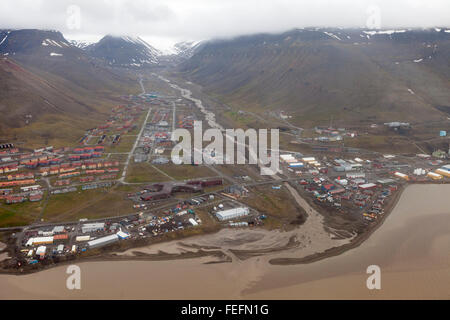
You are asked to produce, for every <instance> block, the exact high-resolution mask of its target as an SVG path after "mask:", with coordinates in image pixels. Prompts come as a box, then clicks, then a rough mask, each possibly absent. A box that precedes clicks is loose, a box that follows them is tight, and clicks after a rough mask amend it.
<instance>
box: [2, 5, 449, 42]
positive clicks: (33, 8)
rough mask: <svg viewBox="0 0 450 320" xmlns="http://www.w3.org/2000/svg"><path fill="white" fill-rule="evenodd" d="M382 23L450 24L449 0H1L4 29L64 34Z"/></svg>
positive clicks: (236, 31) (209, 33)
mask: <svg viewBox="0 0 450 320" xmlns="http://www.w3.org/2000/svg"><path fill="white" fill-rule="evenodd" d="M70 5H77V6H79V8H80V9H81V19H82V20H81V21H82V24H81V29H80V30H70V29H69V28H68V27H67V24H66V21H67V18H68V17H67V12H66V11H67V7H68V6H70ZM371 5H376V6H378V8H379V9H380V13H381V15H380V18H381V19H380V21H381V27H385V28H391V27H394V28H395V27H431V26H446V27H447V26H450V5H449V4H448V0H397V1H392V0H296V1H294V0H276V1H275V0H189V1H186V0H150V1H147V0H127V1H125V0H96V1H92V0H40V1H39V0H1V3H0V28H44V29H57V30H61V31H62V32H63V33H65V34H66V33H70V34H77V33H78V34H85V35H93V34H95V35H102V34H107V33H113V34H130V35H141V36H144V37H145V36H147V37H160V38H167V39H193V40H199V39H207V38H213V37H230V36H236V35H240V34H246V33H255V32H279V31H284V30H288V29H292V28H296V27H305V26H337V27H363V26H365V24H366V21H367V19H368V13H367V8H368V7H369V6H371Z"/></svg>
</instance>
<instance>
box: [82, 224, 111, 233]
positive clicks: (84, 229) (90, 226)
mask: <svg viewBox="0 0 450 320" xmlns="http://www.w3.org/2000/svg"><path fill="white" fill-rule="evenodd" d="M103 228H105V223H104V222H97V223H85V224H83V225H82V226H81V232H83V233H87V232H94V231H97V230H103Z"/></svg>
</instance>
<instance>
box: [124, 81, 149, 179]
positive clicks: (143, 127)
mask: <svg viewBox="0 0 450 320" xmlns="http://www.w3.org/2000/svg"><path fill="white" fill-rule="evenodd" d="M139 84H140V85H141V88H142V93H143V94H144V93H145V88H144V85H143V84H142V78H140V79H139ZM151 111H152V108H151V107H149V108H148V112H147V116H146V117H145V120H144V122H143V123H142V127H141V131H139V134H138V135H137V137H136V141H135V142H134V144H133V148H131V151H130V152H129V153H128V157H127V160H126V161H125V165H124V167H123V171H122V177H120V179H119V180H118V181H119V182H121V183H124V184H126V182H125V177H126V176H127V170H128V165H129V164H130V160H131V157H132V156H133V154H134V151H135V150H136V147H137V145H138V143H139V140H140V139H141V136H142V133H143V132H144V129H145V124H146V123H147V120H148V117H149V116H150V113H151Z"/></svg>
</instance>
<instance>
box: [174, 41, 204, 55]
mask: <svg viewBox="0 0 450 320" xmlns="http://www.w3.org/2000/svg"><path fill="white" fill-rule="evenodd" d="M202 43H204V42H203V41H183V42H178V43H176V44H175V45H174V54H176V55H178V56H179V57H181V58H185V59H189V58H190V57H192V55H193V54H194V53H195V51H196V50H197V49H199V48H200V46H201V45H202Z"/></svg>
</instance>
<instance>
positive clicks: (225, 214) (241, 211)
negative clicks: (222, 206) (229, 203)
mask: <svg viewBox="0 0 450 320" xmlns="http://www.w3.org/2000/svg"><path fill="white" fill-rule="evenodd" d="M249 212H250V211H249V209H248V208H247V207H239V208H233V209H228V210H222V211H218V212H216V217H217V219H219V221H223V220H229V219H234V218H238V217H243V216H246V215H248V214H249Z"/></svg>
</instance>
